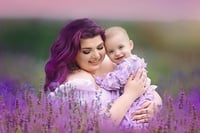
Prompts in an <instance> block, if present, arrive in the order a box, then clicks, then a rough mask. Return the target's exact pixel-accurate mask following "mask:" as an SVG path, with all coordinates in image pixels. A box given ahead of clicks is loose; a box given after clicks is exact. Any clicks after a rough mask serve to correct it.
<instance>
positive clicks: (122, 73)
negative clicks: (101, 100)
mask: <svg viewBox="0 0 200 133" xmlns="http://www.w3.org/2000/svg"><path fill="white" fill-rule="evenodd" d="M141 61H142V59H140V58H138V57H135V58H134V59H133V58H130V59H129V58H128V59H125V60H123V61H122V63H121V64H119V65H117V66H116V67H115V69H114V70H113V71H112V72H109V73H108V74H107V75H106V76H105V77H96V82H97V84H98V85H99V86H101V87H103V88H104V89H106V90H116V89H120V87H123V86H124V85H125V83H126V82H127V80H128V78H129V76H130V74H131V73H134V75H135V72H136V71H137V69H138V68H139V67H141V66H142V65H140V64H142V63H141ZM143 62H144V61H143ZM144 64H145V63H144Z"/></svg>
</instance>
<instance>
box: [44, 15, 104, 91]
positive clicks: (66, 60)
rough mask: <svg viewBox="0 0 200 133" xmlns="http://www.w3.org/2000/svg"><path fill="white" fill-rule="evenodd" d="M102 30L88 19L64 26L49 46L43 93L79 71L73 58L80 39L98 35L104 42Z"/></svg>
mask: <svg viewBox="0 0 200 133" xmlns="http://www.w3.org/2000/svg"><path fill="white" fill-rule="evenodd" d="M104 33H105V32H104V29H103V28H102V27H101V26H99V25H97V24H96V23H95V22H94V21H92V20H91V19H88V18H83V19H76V20H74V21H71V22H70V23H68V24H67V25H65V26H64V27H63V28H62V29H61V31H60V34H59V36H58V37H57V39H56V40H55V42H54V43H53V44H52V46H51V52H50V57H49V60H48V61H47V63H46V65H45V74H46V77H45V84H44V91H47V90H50V91H54V90H55V88H56V87H57V86H58V85H60V84H62V83H63V82H64V81H66V79H67V77H68V75H69V73H70V72H71V71H73V70H76V69H80V68H79V66H78V65H77V64H76V61H75V58H76V55H77V54H78V51H79V50H80V39H86V38H92V37H95V36H97V35H100V36H101V38H102V40H103V41H105V34H104Z"/></svg>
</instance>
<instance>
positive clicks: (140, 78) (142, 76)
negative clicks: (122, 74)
mask: <svg viewBox="0 0 200 133" xmlns="http://www.w3.org/2000/svg"><path fill="white" fill-rule="evenodd" d="M146 78H147V77H146V73H143V72H142V69H141V68H140V69H139V70H138V72H137V73H136V76H135V78H134V77H133V75H131V76H130V77H129V79H128V81H127V83H126V85H125V87H124V93H123V94H122V95H121V96H120V97H119V98H118V99H116V100H115V101H114V103H113V104H112V107H111V109H110V110H109V111H110V114H111V119H112V121H113V122H114V124H115V125H119V124H120V122H121V120H122V119H123V117H124V116H125V114H126V112H127V111H128V109H129V108H130V106H131V105H132V103H133V102H134V101H135V100H136V99H137V98H138V97H140V96H141V95H142V94H143V93H144V92H145V87H144V86H145V83H146ZM133 88H134V89H133Z"/></svg>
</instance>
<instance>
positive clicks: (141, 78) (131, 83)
mask: <svg viewBox="0 0 200 133" xmlns="http://www.w3.org/2000/svg"><path fill="white" fill-rule="evenodd" d="M146 80H147V75H146V73H145V72H143V70H142V68H139V69H138V71H137V73H136V75H135V77H134V76H133V74H131V75H130V77H129V79H128V81H127V83H126V85H125V87H124V95H126V96H127V97H131V98H134V99H136V98H138V97H140V96H141V95H142V94H143V93H144V92H145V91H146V88H145V84H146Z"/></svg>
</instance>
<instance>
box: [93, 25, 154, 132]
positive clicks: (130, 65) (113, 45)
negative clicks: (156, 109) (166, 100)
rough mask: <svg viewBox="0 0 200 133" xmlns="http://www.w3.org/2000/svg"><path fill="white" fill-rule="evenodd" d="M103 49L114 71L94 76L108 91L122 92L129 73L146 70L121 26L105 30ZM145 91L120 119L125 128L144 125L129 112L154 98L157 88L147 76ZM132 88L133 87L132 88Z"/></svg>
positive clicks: (144, 64) (142, 60)
mask: <svg viewBox="0 0 200 133" xmlns="http://www.w3.org/2000/svg"><path fill="white" fill-rule="evenodd" d="M105 35H106V40H105V49H106V53H107V55H108V57H109V58H110V60H111V61H112V62H113V63H116V67H115V69H114V71H112V72H110V73H108V74H107V75H106V76H105V77H96V83H97V84H98V85H99V86H100V87H102V88H104V89H106V90H109V91H113V92H118V93H121V94H122V93H123V88H124V85H125V83H126V82H127V80H128V78H129V76H130V74H131V73H133V75H134V74H136V72H137V70H138V68H139V67H141V68H142V69H143V72H147V71H146V69H145V68H146V63H145V62H144V59H141V58H139V57H138V56H137V55H134V54H132V52H131V50H132V49H133V47H134V43H133V41H132V40H130V39H129V36H128V34H127V32H126V30H125V29H123V28H122V27H117V26H115V27H111V28H108V29H107V30H106V32H105ZM145 87H146V92H145V93H144V94H143V95H142V96H141V97H139V98H138V99H137V100H136V101H135V102H134V103H133V104H132V106H131V108H130V109H129V111H128V112H127V113H126V116H125V117H124V119H123V120H122V123H121V125H122V126H123V127H125V128H126V127H127V128H139V127H141V126H144V125H143V124H142V123H137V122H136V121H134V120H132V116H131V113H133V112H134V111H135V110H136V109H138V108H140V107H141V105H142V104H143V103H144V102H146V101H152V100H153V99H154V96H153V93H152V92H153V90H155V89H156V88H157V86H155V85H151V80H150V79H149V78H147V83H146V86H145ZM133 89H134V88H133Z"/></svg>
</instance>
